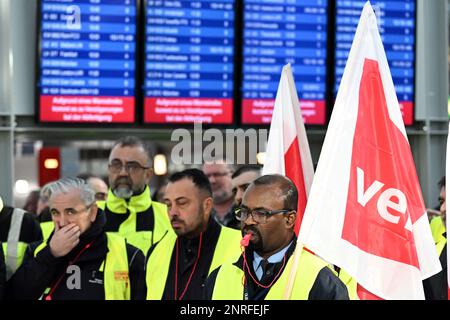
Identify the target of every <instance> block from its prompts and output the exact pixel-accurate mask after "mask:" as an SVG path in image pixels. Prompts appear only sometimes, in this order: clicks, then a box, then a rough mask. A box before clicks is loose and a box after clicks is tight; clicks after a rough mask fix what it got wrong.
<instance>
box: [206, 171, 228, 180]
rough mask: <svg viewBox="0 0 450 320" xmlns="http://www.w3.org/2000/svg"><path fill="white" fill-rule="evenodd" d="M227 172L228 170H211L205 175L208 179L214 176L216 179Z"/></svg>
mask: <svg viewBox="0 0 450 320" xmlns="http://www.w3.org/2000/svg"><path fill="white" fill-rule="evenodd" d="M229 174H230V172H229V171H227V172H211V173H208V174H207V175H206V176H207V177H208V179H210V178H211V177H214V178H216V179H217V178H222V177H225V176H227V175H229Z"/></svg>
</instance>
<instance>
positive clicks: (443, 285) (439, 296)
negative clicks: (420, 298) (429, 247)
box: [423, 234, 448, 300]
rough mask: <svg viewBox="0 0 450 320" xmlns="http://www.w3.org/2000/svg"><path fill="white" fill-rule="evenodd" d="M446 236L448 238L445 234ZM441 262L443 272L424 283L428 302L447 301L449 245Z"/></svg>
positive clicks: (442, 254) (440, 259) (444, 250)
mask: <svg viewBox="0 0 450 320" xmlns="http://www.w3.org/2000/svg"><path fill="white" fill-rule="evenodd" d="M444 236H446V235H445V234H444ZM439 261H440V262H441V265H442V271H440V272H438V273H436V274H435V275H434V276H432V277H430V278H428V279H425V280H424V281H423V289H424V291H425V299H426V300H447V299H448V287H447V286H448V284H447V244H446V245H445V246H444V249H443V250H442V252H441V256H440V257H439Z"/></svg>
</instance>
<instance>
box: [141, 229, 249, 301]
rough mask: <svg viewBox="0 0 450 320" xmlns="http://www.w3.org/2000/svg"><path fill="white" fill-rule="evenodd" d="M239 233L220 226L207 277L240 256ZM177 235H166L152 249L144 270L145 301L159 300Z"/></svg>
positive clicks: (172, 233) (240, 236)
mask: <svg viewBox="0 0 450 320" xmlns="http://www.w3.org/2000/svg"><path fill="white" fill-rule="evenodd" d="M241 238H242V235H241V232H240V231H238V230H234V229H231V228H227V227H224V226H221V229H220V235H219V239H218V240H217V244H216V248H215V250H214V255H213V259H212V261H211V265H210V267H209V271H208V275H209V274H210V273H211V272H212V271H213V270H214V269H216V268H218V267H219V266H220V265H222V264H223V263H224V262H226V261H228V260H230V261H234V260H236V259H237V258H238V257H239V255H240V254H241V249H240V246H239V244H240V240H241ZM176 240H177V235H176V234H175V233H174V232H171V233H168V234H167V235H166V236H165V237H164V238H163V239H162V240H161V241H160V242H159V243H158V244H157V245H156V246H155V248H154V250H153V252H152V253H151V255H150V257H149V259H148V262H147V268H146V272H147V274H146V283H147V300H161V298H162V296H163V293H164V288H165V287H166V281H167V276H168V274H169V267H170V260H171V257H172V252H173V250H174V247H175V242H176Z"/></svg>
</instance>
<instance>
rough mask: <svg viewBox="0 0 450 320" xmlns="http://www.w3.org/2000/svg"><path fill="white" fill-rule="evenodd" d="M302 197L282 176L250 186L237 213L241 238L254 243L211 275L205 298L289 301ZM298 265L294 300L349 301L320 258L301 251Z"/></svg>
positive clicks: (265, 177) (342, 288)
mask: <svg viewBox="0 0 450 320" xmlns="http://www.w3.org/2000/svg"><path fill="white" fill-rule="evenodd" d="M297 198H298V192H297V188H296V187H295V185H294V184H293V183H292V181H291V180H289V179H288V178H286V177H284V176H282V175H276V174H273V175H265V176H262V177H259V178H258V179H256V180H255V181H253V182H252V183H251V184H250V186H249V187H248V188H247V190H246V192H245V193H244V197H243V199H242V205H241V207H240V209H239V210H238V211H237V217H238V219H239V220H240V221H241V229H242V235H243V236H244V240H249V242H248V243H245V242H243V243H242V245H243V254H242V256H241V257H240V258H239V259H238V260H237V261H235V262H234V263H233V262H229V263H225V264H223V265H222V266H221V267H220V268H218V269H216V270H215V271H213V272H212V273H211V275H210V276H209V277H208V280H207V283H206V287H205V294H204V297H205V298H206V299H214V300H264V299H266V300H279V299H284V294H285V290H286V287H287V284H288V280H289V279H290V275H291V270H292V268H293V264H294V261H293V260H294V259H293V257H294V254H293V253H294V251H295V247H296V241H297V238H296V236H295V233H294V225H295V218H296V214H297V213H296V210H297ZM248 237H250V239H248ZM296 267H297V269H296V270H295V273H294V275H295V277H294V278H293V280H294V282H293V289H292V292H291V294H290V295H289V298H290V299H292V300H314V299H326V300H330V299H348V293H347V289H346V287H345V285H344V284H343V283H342V282H341V281H340V280H339V279H338V278H337V277H336V276H335V275H334V273H333V272H332V271H331V269H330V268H329V267H328V266H327V263H326V262H325V261H323V260H321V259H320V258H319V257H317V256H315V255H313V254H311V253H309V252H308V251H306V250H302V251H301V254H300V258H299V261H298V265H297V266H296Z"/></svg>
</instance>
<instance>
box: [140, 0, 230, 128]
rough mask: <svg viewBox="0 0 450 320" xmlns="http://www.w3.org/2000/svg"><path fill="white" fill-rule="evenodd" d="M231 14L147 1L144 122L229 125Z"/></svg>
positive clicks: (208, 2)
mask: <svg viewBox="0 0 450 320" xmlns="http://www.w3.org/2000/svg"><path fill="white" fill-rule="evenodd" d="M234 8H235V2H234V0H201V1H162V0H147V1H146V27H145V37H146V46H145V82H144V91H145V99H144V122H146V123H192V122H203V123H214V124H229V123H232V122H233V74H234V72H233V59H234V58H233V56H234V19H235V17H234Z"/></svg>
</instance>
